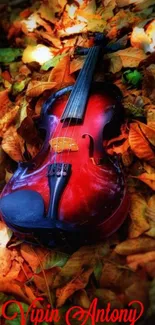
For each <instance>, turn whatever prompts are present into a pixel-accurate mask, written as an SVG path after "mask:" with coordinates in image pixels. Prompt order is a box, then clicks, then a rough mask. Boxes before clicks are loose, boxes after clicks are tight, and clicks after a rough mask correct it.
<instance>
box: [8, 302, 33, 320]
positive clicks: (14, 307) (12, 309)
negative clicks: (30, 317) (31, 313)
mask: <svg viewBox="0 0 155 325" xmlns="http://www.w3.org/2000/svg"><path fill="white" fill-rule="evenodd" d="M20 304H21V306H22V310H23V312H24V313H26V312H27V310H28V308H29V306H28V305H27V304H25V303H23V302H20ZM15 313H18V316H17V317H16V318H15V319H13V320H6V321H5V325H21V311H20V308H19V306H18V303H10V304H9V305H8V308H7V315H8V316H10V317H11V316H13V315H14V314H15Z"/></svg>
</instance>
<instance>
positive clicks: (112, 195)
mask: <svg viewBox="0 0 155 325" xmlns="http://www.w3.org/2000/svg"><path fill="white" fill-rule="evenodd" d="M116 97H117V96H116ZM67 100H68V99H67V98H66V96H65V97H64V96H60V97H59V98H58V99H56V100H55V102H54V103H53V105H48V107H50V108H48V114H47V115H46V121H47V124H46V132H47V133H48V134H47V135H46V140H45V145H44V148H43V149H42V153H40V154H39V155H38V157H36V159H34V160H33V163H34V165H33V164H31V166H29V167H28V168H27V167H26V165H24V163H23V164H20V166H19V168H18V169H17V171H16V172H15V174H14V176H13V177H12V179H11V180H10V181H9V183H8V184H7V186H6V187H5V188H4V191H3V193H2V200H3V198H5V197H7V198H8V204H9V195H10V193H15V192H16V193H17V198H15V200H16V202H17V199H18V192H19V191H21V190H25V189H26V190H30V191H34V192H37V193H39V194H40V195H41V197H42V199H43V201H44V215H45V216H48V217H49V215H50V213H51V214H55V216H54V218H55V219H57V220H58V221H59V225H58V224H57V225H58V226H56V227H57V228H59V230H61V231H63V230H64V233H65V234H66V232H67V231H66V228H64V227H63V225H65V224H66V225H73V228H74V231H72V229H69V232H70V233H72V232H73V233H76V230H77V233H78V232H79V236H81V235H80V234H83V235H82V236H83V237H85V239H88V240H90V239H91V240H96V239H98V240H100V239H102V238H105V237H107V236H109V235H110V234H112V233H113V232H114V231H116V230H117V229H118V228H119V227H120V225H121V224H122V223H123V221H124V219H125V217H126V215H127V212H128V197H127V193H126V186H125V182H124V176H123V173H122V171H121V168H120V166H119V164H118V162H117V160H111V158H110V157H108V155H107V154H106V152H105V151H104V148H103V139H104V131H106V130H107V129H108V132H110V129H111V131H113V130H112V128H115V127H116V129H118V128H117V125H116V123H117V118H116V119H115V116H117V114H120V113H121V112H120V107H121V103H120V102H119V101H118V100H117V98H115V96H110V90H109V91H108V94H107V92H106V90H105V89H104V84H100V86H97V85H95V86H94V87H92V89H91V91H90V93H89V98H88V101H87V105H86V108H85V113H84V118H83V119H82V120H79V119H78V118H77V119H69V118H68V119H66V120H61V117H62V114H63V112H64V109H65V107H66V103H67ZM46 113H47V112H46ZM105 134H107V131H106V133H105ZM51 140H52V141H53V142H51ZM67 141H70V142H67ZM49 142H50V143H51V147H49ZM67 143H69V144H68V145H67ZM52 144H53V145H52ZM54 145H55V147H54ZM66 145H67V146H69V147H66ZM72 145H73V148H72ZM59 147H61V148H59ZM60 149H61V150H60ZM72 149H73V150H72ZM62 164H63V166H67V168H68V166H70V172H69V174H68V177H67V179H66V183H65V185H62V186H61V185H60V183H61V180H60V177H59V179H58V178H57V180H56V181H55V182H53V183H52V184H53V185H51V186H49V184H50V183H49V182H50V180H51V179H52V177H53V175H54V177H56V175H57V176H60V174H61V171H60V174H59V175H58V173H59V169H58V170H57V169H56V175H55V169H53V168H57V167H59V168H60V169H61V167H60V166H62ZM49 166H52V174H50V176H49ZM53 166H54V167H53ZM53 170H54V171H53ZM65 173H66V172H65ZM65 173H64V174H63V173H62V174H61V175H66V174H65ZM49 177H50V178H49ZM62 178H63V176H62ZM60 188H61V190H60ZM23 193H24V192H23ZM11 195H12V194H11ZM51 196H52V203H51V204H52V206H53V208H52V209H53V210H50V212H48V211H49V205H50V200H51ZM10 197H11V196H10ZM20 204H22V202H21V203H20V202H17V205H20ZM34 204H35V202H34V201H33V200H32V207H31V206H30V207H28V208H29V209H32V210H33V205H34ZM0 208H1V211H2V215H3V218H4V220H5V221H6V223H8V225H9V226H11V227H12V228H13V229H14V230H15V231H18V230H19V232H22V225H20V222H19V223H18V222H17V227H16V225H15V224H16V221H17V218H16V216H13V219H11V216H10V215H9V212H8V211H7V210H5V207H4V204H2V205H1V206H0ZM17 210H18V208H17ZM51 211H54V212H51ZM15 213H16V215H17V214H18V211H16V212H15ZM15 213H14V214H15ZM23 213H24V216H25V218H27V220H25V224H26V222H27V223H28V224H29V225H28V229H27V230H25V229H23V232H27V233H30V228H31V225H30V224H31V223H32V224H33V217H32V220H30V219H31V217H30V216H28V217H26V216H27V214H26V212H25V211H23ZM19 214H20V213H19ZM50 217H51V218H52V217H53V216H50ZM43 218H44V219H45V218H46V217H44V216H43ZM34 219H35V218H34ZM11 220H12V224H11ZM15 220H16V221H15ZM36 223H37V221H36ZM18 224H19V225H18ZM61 225H62V226H61ZM25 227H27V226H25ZM23 228H24V227H23ZM36 228H37V225H36ZM41 228H42V229H41ZM43 228H44V226H43V227H42V226H40V229H39V231H40V233H41V231H42V234H43V233H44V236H49V234H51V233H52V234H53V230H52V229H53V227H52V226H51V230H50V221H49V226H48V227H46V226H45V228H46V231H45V232H44V230H43ZM47 228H49V231H47ZM34 229H35V226H34V225H32V233H35V230H34ZM37 231H38V230H37ZM50 236H52V235H50ZM66 236H67V235H65V237H66ZM40 237H41V235H39V238H40ZM76 238H77V237H76Z"/></svg>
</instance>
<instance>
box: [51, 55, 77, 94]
mask: <svg viewBox="0 0 155 325" xmlns="http://www.w3.org/2000/svg"><path fill="white" fill-rule="evenodd" d="M48 82H51V83H53V84H54V83H55V89H61V88H63V87H66V86H69V85H72V84H74V82H75V79H74V78H73V77H72V76H71V75H70V57H69V55H66V56H65V57H63V58H62V59H61V60H60V62H59V63H58V64H57V66H56V67H55V68H54V69H53V70H52V72H51V73H50V76H49V79H48Z"/></svg>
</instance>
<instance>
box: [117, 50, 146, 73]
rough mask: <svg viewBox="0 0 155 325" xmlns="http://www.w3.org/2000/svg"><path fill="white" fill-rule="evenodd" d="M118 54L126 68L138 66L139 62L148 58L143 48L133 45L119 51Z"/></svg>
mask: <svg viewBox="0 0 155 325" xmlns="http://www.w3.org/2000/svg"><path fill="white" fill-rule="evenodd" d="M117 55H119V56H120V58H121V60H122V65H123V67H124V68H128V67H130V68H135V67H138V65H139V63H140V62H141V61H142V60H144V59H145V58H146V55H145V53H144V52H143V51H142V50H141V49H136V48H132V47H128V48H127V49H124V50H120V51H118V52H117Z"/></svg>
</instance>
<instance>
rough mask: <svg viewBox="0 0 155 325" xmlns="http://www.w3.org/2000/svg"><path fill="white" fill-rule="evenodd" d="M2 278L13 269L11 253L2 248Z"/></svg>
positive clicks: (0, 268)
mask: <svg viewBox="0 0 155 325" xmlns="http://www.w3.org/2000/svg"><path fill="white" fill-rule="evenodd" d="M0 261H1V263H0V276H6V275H7V273H8V272H9V270H10V268H11V252H10V251H9V249H8V248H5V247H0Z"/></svg>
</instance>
